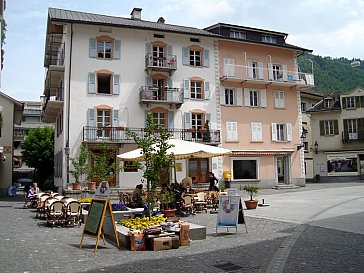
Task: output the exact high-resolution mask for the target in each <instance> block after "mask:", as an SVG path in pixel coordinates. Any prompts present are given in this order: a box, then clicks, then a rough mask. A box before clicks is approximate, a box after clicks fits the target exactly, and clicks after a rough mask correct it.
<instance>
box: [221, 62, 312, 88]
mask: <svg viewBox="0 0 364 273" xmlns="http://www.w3.org/2000/svg"><path fill="white" fill-rule="evenodd" d="M222 74H223V76H222V77H221V80H222V81H235V82H240V81H251V82H255V83H257V82H262V83H278V84H282V85H307V86H313V85H314V84H315V83H314V77H313V74H311V73H302V72H297V71H289V70H287V69H283V67H282V68H280V69H274V68H273V66H272V67H271V68H263V67H258V66H256V67H252V66H245V65H230V64H225V65H224V71H223V73H222Z"/></svg>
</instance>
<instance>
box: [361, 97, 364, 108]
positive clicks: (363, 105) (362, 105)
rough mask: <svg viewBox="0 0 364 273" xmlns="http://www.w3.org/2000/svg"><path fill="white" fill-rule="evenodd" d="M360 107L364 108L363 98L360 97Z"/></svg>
mask: <svg viewBox="0 0 364 273" xmlns="http://www.w3.org/2000/svg"><path fill="white" fill-rule="evenodd" d="M360 107H362V108H364V96H360Z"/></svg>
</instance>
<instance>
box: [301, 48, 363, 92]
mask: <svg viewBox="0 0 364 273" xmlns="http://www.w3.org/2000/svg"><path fill="white" fill-rule="evenodd" d="M307 59H310V60H312V62H313V73H314V77H315V91H316V92H318V93H322V94H326V93H331V92H336V93H345V92H349V91H351V90H353V89H354V88H356V87H358V86H361V87H363V88H364V63H363V61H361V60H360V59H355V61H359V62H360V65H359V66H356V67H353V66H352V65H351V63H352V62H353V61H354V60H353V59H352V60H349V59H346V58H343V57H342V58H331V57H321V56H316V55H312V54H305V55H302V56H300V57H299V58H298V66H299V70H300V71H301V72H307V73H311V69H312V67H311V62H310V61H308V60H307Z"/></svg>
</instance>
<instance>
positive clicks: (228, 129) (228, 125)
mask: <svg viewBox="0 0 364 273" xmlns="http://www.w3.org/2000/svg"><path fill="white" fill-rule="evenodd" d="M231 140H233V128H232V122H226V141H231Z"/></svg>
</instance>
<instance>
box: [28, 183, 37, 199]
mask: <svg viewBox="0 0 364 273" xmlns="http://www.w3.org/2000/svg"><path fill="white" fill-rule="evenodd" d="M37 193H39V188H38V185H37V183H33V185H32V187H31V188H30V190H29V191H28V198H29V199H33V198H35V195H36V194H37Z"/></svg>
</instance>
